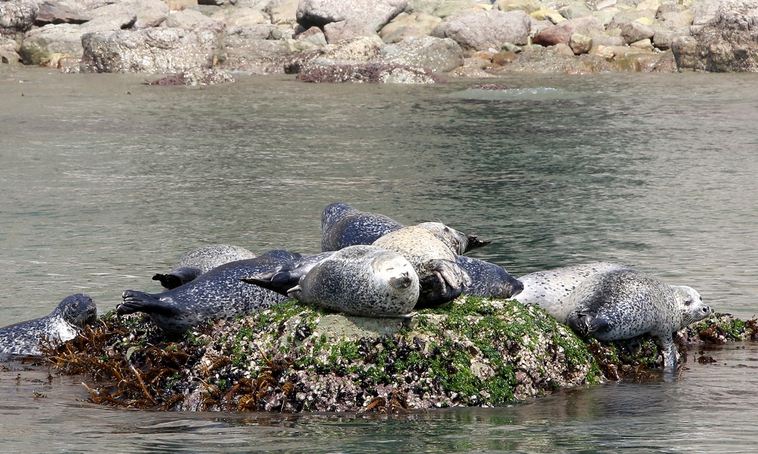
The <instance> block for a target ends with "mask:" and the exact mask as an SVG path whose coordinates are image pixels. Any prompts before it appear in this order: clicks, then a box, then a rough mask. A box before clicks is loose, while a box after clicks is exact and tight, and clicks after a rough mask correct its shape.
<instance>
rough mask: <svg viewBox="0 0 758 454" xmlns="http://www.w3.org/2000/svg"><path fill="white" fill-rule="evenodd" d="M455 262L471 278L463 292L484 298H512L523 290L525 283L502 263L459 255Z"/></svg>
mask: <svg viewBox="0 0 758 454" xmlns="http://www.w3.org/2000/svg"><path fill="white" fill-rule="evenodd" d="M455 263H457V264H458V266H460V267H461V268H463V269H464V270H465V271H466V273H467V274H468V275H469V277H470V278H471V283H470V284H469V285H468V286H467V287H466V288H464V289H463V293H464V294H466V295H472V296H481V297H484V298H506V299H507V298H512V297H514V296H515V295H518V294H519V292H521V291H522V289H523V288H524V285H523V284H522V283H521V281H519V280H518V279H516V278H515V277H513V276H511V275H510V274H508V271H506V270H505V268H503V267H502V266H500V265H497V264H495V263H490V262H486V261H484V260H479V259H475V258H472V257H467V256H465V255H459V256H458V257H456V258H455Z"/></svg>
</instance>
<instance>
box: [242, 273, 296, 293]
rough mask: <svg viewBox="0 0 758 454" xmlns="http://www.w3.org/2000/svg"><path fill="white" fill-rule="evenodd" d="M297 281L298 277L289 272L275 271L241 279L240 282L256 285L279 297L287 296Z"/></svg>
mask: <svg viewBox="0 0 758 454" xmlns="http://www.w3.org/2000/svg"><path fill="white" fill-rule="evenodd" d="M299 280H300V276H299V275H295V274H293V273H292V272H291V271H288V270H277V271H270V272H267V273H259V274H255V275H253V276H250V277H246V278H243V279H242V282H247V283H248V284H253V285H257V286H258V287H263V288H265V289H266V290H272V291H274V292H276V293H278V294H280V295H284V296H287V292H288V291H289V290H290V289H291V288H292V287H294V286H296V285H297V283H298V281H299Z"/></svg>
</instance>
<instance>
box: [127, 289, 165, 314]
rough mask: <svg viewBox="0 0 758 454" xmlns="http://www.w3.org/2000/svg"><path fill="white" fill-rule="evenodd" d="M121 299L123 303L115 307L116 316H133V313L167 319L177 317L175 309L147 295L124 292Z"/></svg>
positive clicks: (133, 291)
mask: <svg viewBox="0 0 758 454" xmlns="http://www.w3.org/2000/svg"><path fill="white" fill-rule="evenodd" d="M121 298H123V300H124V302H123V303H121V304H119V305H118V307H116V313H117V314H118V315H126V314H133V313H135V312H145V313H147V314H157V315H165V316H167V317H173V316H176V315H179V311H178V310H177V309H176V308H174V307H170V306H167V305H166V303H164V302H163V301H161V300H159V299H158V298H156V297H155V296H153V295H150V294H148V293H144V292H138V291H136V290H126V291H124V293H123V294H122V295H121Z"/></svg>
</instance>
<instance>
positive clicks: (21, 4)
mask: <svg viewBox="0 0 758 454" xmlns="http://www.w3.org/2000/svg"><path fill="white" fill-rule="evenodd" d="M38 12H39V6H38V5H37V2H35V1H34V0H10V1H8V0H0V35H10V34H14V33H16V32H25V31H27V30H29V29H30V28H31V27H32V25H33V24H34V20H35V19H36V17H37V13H38Z"/></svg>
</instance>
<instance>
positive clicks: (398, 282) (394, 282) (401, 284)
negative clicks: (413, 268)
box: [390, 271, 413, 290]
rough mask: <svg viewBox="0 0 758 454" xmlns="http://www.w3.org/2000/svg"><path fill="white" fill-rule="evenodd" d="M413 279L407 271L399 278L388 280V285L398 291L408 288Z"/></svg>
mask: <svg viewBox="0 0 758 454" xmlns="http://www.w3.org/2000/svg"><path fill="white" fill-rule="evenodd" d="M412 282H413V279H411V276H410V274H408V272H407V271H403V273H401V274H400V276H396V277H393V278H390V285H391V286H392V287H394V288H396V289H398V290H400V289H404V288H408V287H410V285H411V283H412Z"/></svg>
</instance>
